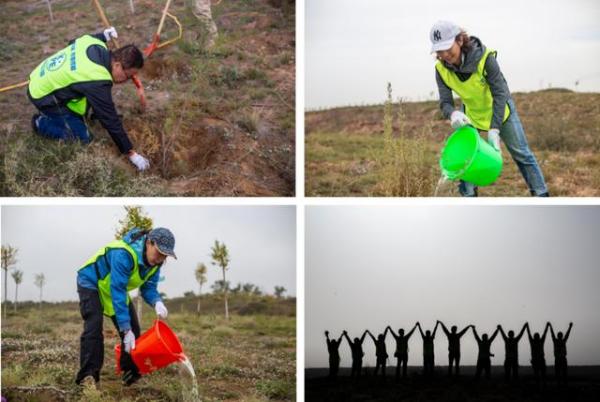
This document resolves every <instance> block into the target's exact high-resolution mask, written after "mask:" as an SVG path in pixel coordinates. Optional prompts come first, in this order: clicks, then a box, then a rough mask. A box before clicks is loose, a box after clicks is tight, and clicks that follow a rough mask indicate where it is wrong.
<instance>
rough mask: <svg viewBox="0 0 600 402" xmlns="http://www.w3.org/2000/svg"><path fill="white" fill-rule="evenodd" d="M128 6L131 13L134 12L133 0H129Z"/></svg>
mask: <svg viewBox="0 0 600 402" xmlns="http://www.w3.org/2000/svg"><path fill="white" fill-rule="evenodd" d="M129 7H130V8H131V14H134V13H135V8H134V7H133V0H129Z"/></svg>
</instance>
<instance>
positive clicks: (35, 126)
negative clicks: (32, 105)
mask: <svg viewBox="0 0 600 402" xmlns="http://www.w3.org/2000/svg"><path fill="white" fill-rule="evenodd" d="M39 118H40V115H39V113H36V114H34V115H33V116H31V129H32V130H33V132H34V133H36V134H39V129H38V119H39Z"/></svg>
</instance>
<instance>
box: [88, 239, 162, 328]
mask: <svg viewBox="0 0 600 402" xmlns="http://www.w3.org/2000/svg"><path fill="white" fill-rule="evenodd" d="M138 232H139V229H137V228H134V229H132V230H130V231H129V232H128V233H127V234H126V235H125V236H124V237H123V240H124V241H126V242H127V243H128V244H129V245H130V246H131V248H133V249H134V250H135V252H136V253H137V256H138V266H139V269H140V274H141V276H142V277H143V276H145V275H146V274H147V273H148V271H149V270H150V268H152V267H150V266H149V265H148V263H147V262H146V259H145V257H144V254H145V253H144V250H145V244H146V235H143V236H141V237H140V238H138V239H137V240H135V241H134V242H131V240H132V237H133V236H134V235H135V234H136V233H138ZM106 257H107V258H106V260H108V264H106V260H105V259H104V258H100V259H98V261H97V263H96V266H97V267H98V271H99V273H100V277H101V278H104V277H106V275H108V273H109V272H110V274H111V277H110V293H111V296H112V302H113V307H114V309H115V314H116V320H117V325H118V326H119V331H121V332H123V331H128V330H130V329H131V318H130V316H129V307H128V305H127V297H128V295H127V283H128V282H129V277H130V276H131V273H132V272H133V259H132V258H131V255H130V254H129V252H128V251H126V250H123V249H111V250H109V251H108V252H107V253H106ZM159 278H160V267H159V269H157V270H156V272H155V273H154V274H153V275H152V276H151V277H150V278H148V280H147V281H146V282H145V283H144V284H143V285H142V286H141V287H140V290H141V292H142V298H143V299H144V300H145V301H146V303H148V304H149V305H151V306H154V305H155V304H156V302H158V301H161V297H160V294H159V293H158V290H157V286H158V280H159ZM77 284H78V285H79V286H81V287H84V288H87V289H94V290H98V277H97V276H96V270H95V269H94V266H93V265H89V266H87V267H85V268H83V269H80V270H79V271H78V272H77Z"/></svg>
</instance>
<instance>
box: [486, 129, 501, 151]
mask: <svg viewBox="0 0 600 402" xmlns="http://www.w3.org/2000/svg"><path fill="white" fill-rule="evenodd" d="M487 138H488V144H490V145H491V146H493V147H494V148H496V151H500V130H498V129H497V128H492V129H490V131H488V135H487Z"/></svg>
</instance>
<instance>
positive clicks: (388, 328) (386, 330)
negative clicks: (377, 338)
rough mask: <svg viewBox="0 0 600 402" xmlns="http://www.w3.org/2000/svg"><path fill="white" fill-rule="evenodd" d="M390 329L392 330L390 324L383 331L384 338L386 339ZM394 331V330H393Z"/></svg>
mask: <svg viewBox="0 0 600 402" xmlns="http://www.w3.org/2000/svg"><path fill="white" fill-rule="evenodd" d="M388 330H389V331H392V329H391V328H390V326H389V325H388V327H387V328H386V329H385V331H383V339H385V337H386V336H387V333H388ZM392 333H393V332H392Z"/></svg>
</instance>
